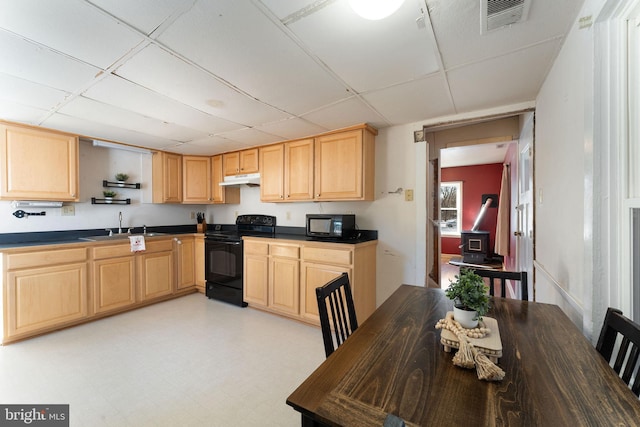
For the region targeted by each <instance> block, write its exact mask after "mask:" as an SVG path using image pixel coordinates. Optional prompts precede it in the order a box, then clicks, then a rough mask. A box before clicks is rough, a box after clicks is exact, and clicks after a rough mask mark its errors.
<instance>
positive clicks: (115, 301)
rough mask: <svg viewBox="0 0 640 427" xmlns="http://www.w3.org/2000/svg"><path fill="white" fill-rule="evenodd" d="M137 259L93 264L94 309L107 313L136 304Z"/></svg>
mask: <svg viewBox="0 0 640 427" xmlns="http://www.w3.org/2000/svg"><path fill="white" fill-rule="evenodd" d="M135 283H136V282H135V257H134V256H133V255H132V256H128V257H120V258H111V259H103V260H96V261H94V263H93V309H94V312H95V313H105V312H109V311H112V310H116V309H119V308H123V307H126V306H128V305H132V304H134V303H135V302H136V286H135Z"/></svg>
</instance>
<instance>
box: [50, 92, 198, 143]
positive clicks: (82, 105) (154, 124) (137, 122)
mask: <svg viewBox="0 0 640 427" xmlns="http://www.w3.org/2000/svg"><path fill="white" fill-rule="evenodd" d="M58 111H59V112H60V113H63V114H67V115H70V116H74V117H78V118H81V119H85V120H90V121H93V122H98V123H104V124H106V125H110V126H119V127H122V128H124V129H129V130H132V131H135V132H140V133H145V134H149V135H153V136H157V137H160V138H165V139H170V140H175V141H178V142H186V141H190V140H192V139H197V138H201V137H202V136H204V135H205V133H204V132H199V131H196V130H193V129H188V128H184V127H181V126H177V125H174V124H171V123H165V122H163V121H161V120H156V119H152V118H150V117H145V116H142V115H140V114H137V113H134V112H131V111H127V110H124V109H122V108H118V107H114V106H112V105H108V104H103V103H101V102H98V101H94V100H91V99H88V98H84V97H78V98H75V99H73V100H72V101H70V102H69V103H68V104H66V105H64V106H63V107H62V108H60V109H59V110H58Z"/></svg>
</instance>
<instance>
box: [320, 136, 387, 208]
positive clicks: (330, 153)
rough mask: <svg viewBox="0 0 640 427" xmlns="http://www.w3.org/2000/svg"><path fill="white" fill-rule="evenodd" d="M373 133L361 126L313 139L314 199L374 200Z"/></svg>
mask: <svg viewBox="0 0 640 427" xmlns="http://www.w3.org/2000/svg"><path fill="white" fill-rule="evenodd" d="M376 134H377V131H376V130H375V129H374V128H371V127H369V126H366V125H364V126H358V127H356V128H351V129H348V130H342V131H339V132H334V133H330V134H325V135H321V136H319V137H317V138H316V139H315V187H314V188H315V190H314V200H374V198H375V194H374V184H375V135H376Z"/></svg>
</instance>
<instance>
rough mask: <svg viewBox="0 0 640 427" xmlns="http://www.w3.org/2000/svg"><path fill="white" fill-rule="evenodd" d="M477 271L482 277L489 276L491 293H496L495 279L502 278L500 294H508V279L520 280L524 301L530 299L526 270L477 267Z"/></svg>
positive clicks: (503, 295)
mask: <svg viewBox="0 0 640 427" xmlns="http://www.w3.org/2000/svg"><path fill="white" fill-rule="evenodd" d="M475 273H476V274H477V275H478V276H481V277H488V278H489V295H492V296H493V295H494V286H495V283H494V282H495V280H496V279H499V280H500V292H501V293H500V296H502V297H505V296H506V290H507V289H506V284H507V280H518V281H520V295H521V299H522V300H523V301H527V300H528V299H529V283H528V280H527V272H526V271H502V270H484V269H477V270H475Z"/></svg>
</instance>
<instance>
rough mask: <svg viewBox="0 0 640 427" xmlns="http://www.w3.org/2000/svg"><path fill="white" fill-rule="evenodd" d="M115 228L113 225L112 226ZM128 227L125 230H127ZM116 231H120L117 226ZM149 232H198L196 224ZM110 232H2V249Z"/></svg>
mask: <svg viewBox="0 0 640 427" xmlns="http://www.w3.org/2000/svg"><path fill="white" fill-rule="evenodd" d="M111 229H112V230H113V227H112V228H111ZM126 230H127V229H126V228H123V231H125V232H126ZM114 231H115V232H117V231H118V229H117V228H116V229H115V230H114ZM132 233H133V234H142V227H135V228H133V229H132ZM147 233H164V234H187V233H196V226H195V224H190V225H167V226H155V227H147ZM107 234H108V233H107V231H106V230H105V229H104V228H94V229H87V230H64V231H36V232H32V233H0V250H1V249H10V248H18V247H22V246H41V245H59V244H67V243H81V242H84V243H88V242H87V241H83V240H80V239H81V238H83V237H90V236H106V235H107Z"/></svg>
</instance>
